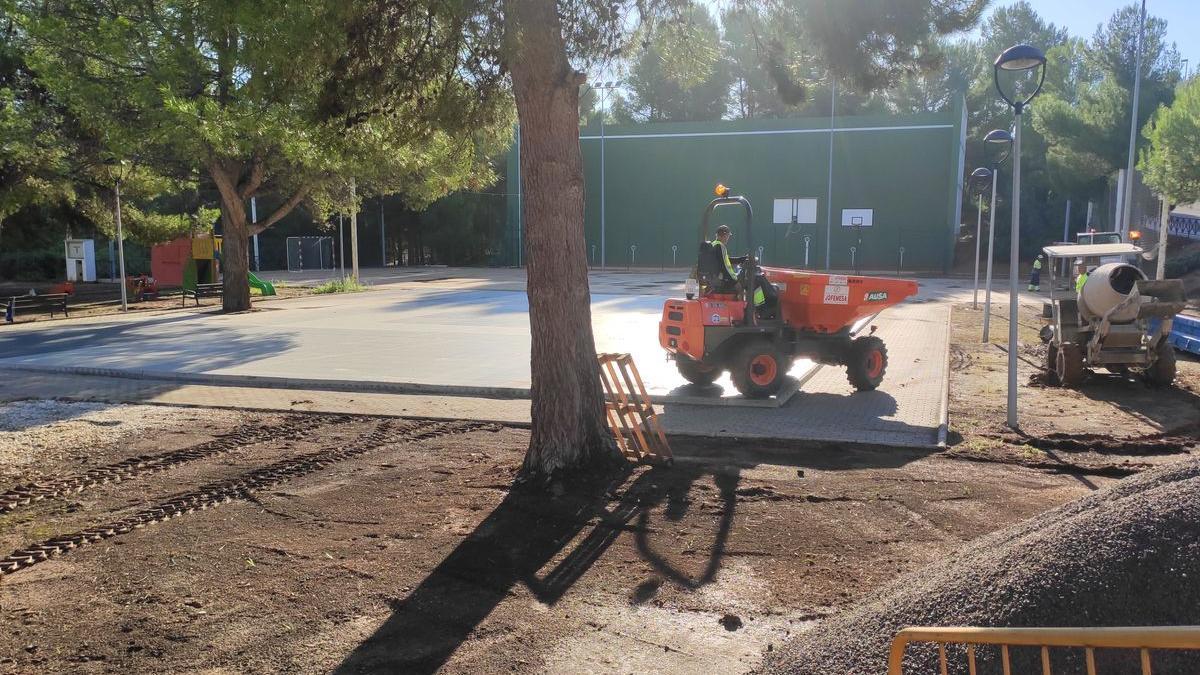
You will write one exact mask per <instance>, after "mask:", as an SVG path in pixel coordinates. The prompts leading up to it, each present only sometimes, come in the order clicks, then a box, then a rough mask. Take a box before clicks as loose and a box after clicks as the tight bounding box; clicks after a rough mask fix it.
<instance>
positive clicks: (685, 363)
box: [675, 354, 721, 384]
mask: <svg viewBox="0 0 1200 675" xmlns="http://www.w3.org/2000/svg"><path fill="white" fill-rule="evenodd" d="M675 367H676V368H678V369H679V374H680V375H682V376H683V379H685V380H687V381H688V382H691V383H692V384H712V383H713V382H716V381H717V378H718V377H720V376H721V369H720V368H718V367H716V366H712V365H709V364H707V363H704V362H702V361H697V360H695V359H693V358H691V357H688V356H684V355H683V354H676V355H675Z"/></svg>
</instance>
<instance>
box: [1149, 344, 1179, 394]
mask: <svg viewBox="0 0 1200 675" xmlns="http://www.w3.org/2000/svg"><path fill="white" fill-rule="evenodd" d="M1157 355H1158V358H1157V359H1155V360H1154V365H1152V366H1150V367H1149V368H1147V369H1146V372H1145V373H1144V375H1143V376H1144V377H1145V378H1146V382H1148V383H1150V384H1151V385H1153V386H1155V387H1168V386H1170V385H1171V383H1172V382H1174V381H1175V347H1173V346H1171V343H1170V342H1167V341H1166V340H1163V341H1162V342H1160V343H1158V349H1157Z"/></svg>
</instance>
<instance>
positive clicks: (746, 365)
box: [729, 340, 787, 398]
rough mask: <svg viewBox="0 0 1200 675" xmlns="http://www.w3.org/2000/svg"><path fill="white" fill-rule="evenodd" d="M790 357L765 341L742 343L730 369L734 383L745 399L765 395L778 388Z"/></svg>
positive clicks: (785, 372) (769, 394) (772, 392)
mask: <svg viewBox="0 0 1200 675" xmlns="http://www.w3.org/2000/svg"><path fill="white" fill-rule="evenodd" d="M786 365H787V359H786V358H784V357H783V355H781V354H780V353H779V350H778V349H776V348H775V346H774V345H773V344H771V343H770V342H768V341H766V340H752V341H750V342H747V343H746V344H744V345H742V347H741V348H739V349H738V350H737V352H736V353H735V354H734V357H733V365H732V367H731V368H730V369H729V372H730V374H731V375H732V376H733V386H734V387H737V390H738V391H739V392H741V394H742V396H745V397H746V398H766V397H768V396H771V395H772V394H774V393H776V392H778V391H779V388H780V387H782V386H783V378H784V376H785V375H787V369H786Z"/></svg>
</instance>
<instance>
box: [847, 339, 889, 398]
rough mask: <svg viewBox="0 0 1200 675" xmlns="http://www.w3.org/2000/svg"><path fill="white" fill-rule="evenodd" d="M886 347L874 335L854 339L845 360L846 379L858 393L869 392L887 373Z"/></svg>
mask: <svg viewBox="0 0 1200 675" xmlns="http://www.w3.org/2000/svg"><path fill="white" fill-rule="evenodd" d="M887 364H888V355H887V347H886V346H884V344H883V340H881V339H879V338H877V337H875V336H874V335H867V336H863V337H858V338H855V339H854V341H853V342H851V343H850V353H849V355H848V358H847V359H846V379H848V380H850V385H851V386H853V387H854V388H855V389H857V390H858V391H871V390H873V389H875V388H877V387H878V386H879V384H880V383H881V382H883V375H884V373H886V372H887Z"/></svg>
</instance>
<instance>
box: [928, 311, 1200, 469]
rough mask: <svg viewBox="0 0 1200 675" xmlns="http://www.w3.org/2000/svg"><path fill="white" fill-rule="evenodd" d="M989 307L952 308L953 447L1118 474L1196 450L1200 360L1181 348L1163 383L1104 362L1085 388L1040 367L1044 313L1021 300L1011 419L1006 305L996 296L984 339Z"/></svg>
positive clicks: (970, 454) (956, 452)
mask: <svg viewBox="0 0 1200 675" xmlns="http://www.w3.org/2000/svg"><path fill="white" fill-rule="evenodd" d="M982 322H983V311H982V303H980V309H978V310H973V309H971V306H970V304H963V305H956V306H955V307H954V312H953V315H952V323H953V326H952V337H951V353H950V360H951V374H950V420H951V429H952V431H953V432H954V433H952V434H951V436H952V438H951V442H952V448H951V450H950V452H949V454H950V456H955V457H960V458H965V459H976V460H980V461H1002V462H1013V463H1019V464H1024V465H1026V466H1031V467H1040V468H1045V469H1049V470H1055V469H1058V470H1063V471H1081V472H1083V473H1101V474H1105V475H1111V476H1122V475H1128V474H1130V473H1134V472H1136V471H1140V470H1142V469H1145V468H1147V467H1148V466H1152V465H1155V464H1159V463H1164V462H1172V461H1175V460H1176V459H1178V458H1179V457H1181V456H1185V453H1188V452H1189V451H1190V452H1196V449H1197V444H1198V443H1200V361H1197V360H1196V359H1194V358H1191V357H1189V356H1187V355H1185V354H1183V353H1179V356H1178V376H1177V377H1176V380H1175V384H1174V386H1172V387H1167V388H1153V387H1150V386H1148V385H1147V384H1145V383H1144V382H1142V381H1141V380H1139V379H1136V378H1123V377H1119V376H1117V375H1113V374H1110V373H1108V372H1106V371H1103V370H1101V371H1098V372H1094V373H1092V374H1091V375H1090V376H1089V378H1088V379H1087V381H1086V382H1085V383H1084V385H1083V386H1082V387H1080V388H1079V389H1077V390H1075V389H1064V388H1059V387H1053V386H1049V385H1047V384H1046V383H1045V381H1044V378H1043V377H1042V372H1043V371H1042V364H1043V363H1044V362H1045V358H1046V348H1045V346H1044V345H1043V344H1042V342H1041V341H1040V340H1039V339H1038V337H1037V332H1038V330H1039V329H1040V328H1041V326H1042V323H1041V319H1040V315H1039V314H1037V313H1036V312H1035V310H1033V309H1030V308H1024V307H1023V308H1022V313H1021V318H1020V320H1019V322H1018V332H1019V335H1020V341H1021V344H1022V346H1021V350H1020V353H1019V354H1018V356H1019V361H1018V367H1019V375H1018V385H1019V393H1018V408H1019V410H1020V424H1021V428H1020V431H1019V432H1015V431H1013V430H1011V429H1009V428H1008V427H1007V426H1006V425H1005V417H1006V407H1005V396H1006V392H1007V373H1008V371H1007V360H1008V352H1007V350H1006V345H1007V343H1008V306H1007V304H993V306H992V320H991V331H990V338H991V343H990V344H983V343H982V342H981V337H982Z"/></svg>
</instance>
